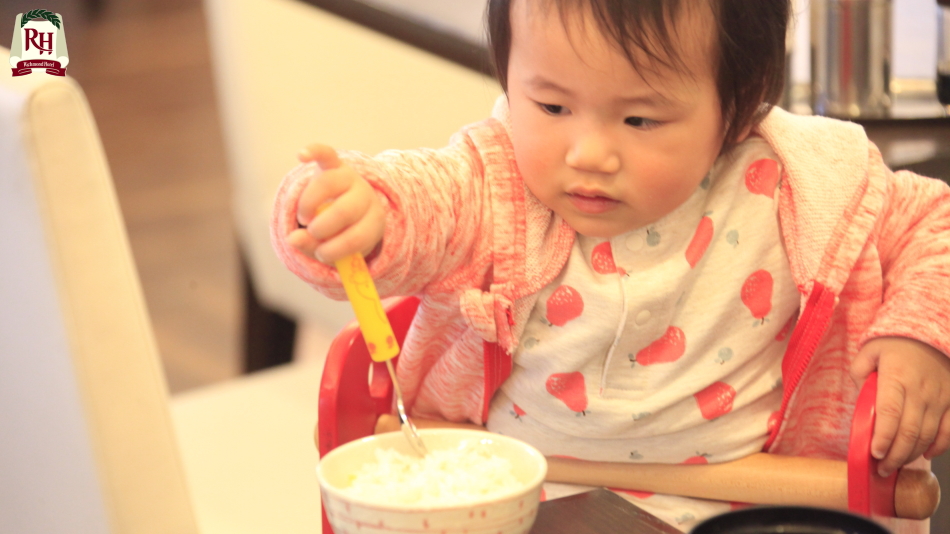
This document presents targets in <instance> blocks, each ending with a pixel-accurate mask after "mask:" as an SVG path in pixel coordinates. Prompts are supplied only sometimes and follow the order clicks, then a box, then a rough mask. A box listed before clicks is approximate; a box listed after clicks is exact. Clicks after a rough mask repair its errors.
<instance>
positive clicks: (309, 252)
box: [287, 228, 318, 258]
mask: <svg viewBox="0 0 950 534" xmlns="http://www.w3.org/2000/svg"><path fill="white" fill-rule="evenodd" d="M287 243H288V244H290V246H292V247H294V248H295V249H297V251H299V252H300V253H301V254H303V255H304V256H307V257H308V258H313V257H314V254H313V253H314V251H315V250H316V248H317V244H318V243H317V240H315V239H314V238H313V237H311V236H310V234H309V233H308V232H307V230H306V229H304V228H298V229H296V230H294V231H293V232H290V235H288V236H287Z"/></svg>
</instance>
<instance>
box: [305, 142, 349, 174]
mask: <svg viewBox="0 0 950 534" xmlns="http://www.w3.org/2000/svg"><path fill="white" fill-rule="evenodd" d="M297 159H299V160H300V161H302V162H303V163H308V162H311V161H315V162H316V163H317V165H320V168H321V169H323V170H325V171H328V170H330V169H335V168H337V167H339V166H340V157H339V156H338V155H337V153H336V150H335V149H334V148H333V147H331V146H327V145H321V144H312V145H309V146H307V148H304V149H302V150H301V151H300V152H298V153H297Z"/></svg>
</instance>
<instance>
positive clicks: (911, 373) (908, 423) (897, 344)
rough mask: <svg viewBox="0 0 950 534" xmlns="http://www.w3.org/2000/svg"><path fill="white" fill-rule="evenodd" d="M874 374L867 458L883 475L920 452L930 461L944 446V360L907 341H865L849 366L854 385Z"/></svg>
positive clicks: (949, 436)
mask: <svg viewBox="0 0 950 534" xmlns="http://www.w3.org/2000/svg"><path fill="white" fill-rule="evenodd" d="M874 369H877V370H878V382H877V404H876V407H875V413H876V417H875V424H874V437H873V439H872V440H871V454H872V455H873V456H874V457H875V458H877V459H878V460H881V462H880V464H879V465H878V468H879V470H880V473H881V475H882V476H887V475H889V474H890V473H892V472H894V471H896V470H897V469H898V468H900V467H901V466H903V465H905V464H907V463H908V462H911V461H913V460H915V459H917V458H918V457H919V456H920V455H921V454H923V455H924V457H926V458H928V459H930V458H933V457H934V456H938V455H940V454H941V453H943V452H944V451H946V450H947V448H948V446H950V411H948V410H950V358H947V356H945V355H944V354H942V353H941V352H940V351H938V350H937V349H935V348H933V347H931V346H930V345H927V344H925V343H921V342H919V341H915V340H912V339H908V338H901V337H882V338H877V339H873V340H871V341H869V342H867V343H866V344H865V345H864V347H863V348H862V349H861V351H860V352H858V355H857V356H856V357H855V359H854V362H853V363H852V364H851V376H852V378H854V380H855V381H856V382H857V383H858V384H859V385H860V384H862V383H863V382H864V379H865V378H867V377H868V375H869V374H870V373H871V372H872V371H874Z"/></svg>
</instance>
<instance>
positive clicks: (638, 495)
mask: <svg viewBox="0 0 950 534" xmlns="http://www.w3.org/2000/svg"><path fill="white" fill-rule="evenodd" d="M607 489H609V490H610V491H612V492H614V493H626V494H627V495H630V496H631V497H636V498H637V499H646V498H648V497H652V496H654V495H656V494H655V493H653V492H652V491H639V490H631V489H622V488H607Z"/></svg>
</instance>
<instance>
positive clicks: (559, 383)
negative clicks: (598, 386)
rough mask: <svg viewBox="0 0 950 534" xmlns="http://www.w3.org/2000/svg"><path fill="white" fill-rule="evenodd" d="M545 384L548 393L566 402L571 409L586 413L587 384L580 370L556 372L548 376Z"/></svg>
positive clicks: (582, 413)
mask: <svg viewBox="0 0 950 534" xmlns="http://www.w3.org/2000/svg"><path fill="white" fill-rule="evenodd" d="M544 386H545V387H546V388H547V390H548V393H550V394H551V395H554V396H555V397H556V398H557V399H559V400H560V401H561V402H563V403H564V404H566V405H567V407H568V408H569V409H570V410H571V411H574V412H577V413H579V414H581V415H586V413H585V410H587V386H586V385H585V384H584V375H582V374H581V373H580V372H578V371H574V372H573V373H554V374H553V375H551V376H549V377H548V380H547V382H545V384H544Z"/></svg>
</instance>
